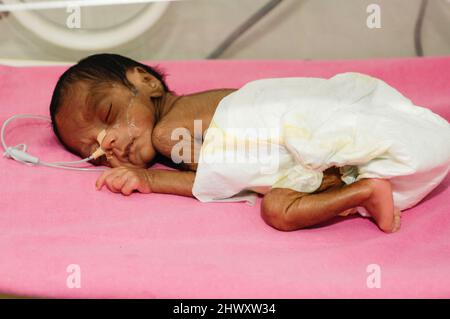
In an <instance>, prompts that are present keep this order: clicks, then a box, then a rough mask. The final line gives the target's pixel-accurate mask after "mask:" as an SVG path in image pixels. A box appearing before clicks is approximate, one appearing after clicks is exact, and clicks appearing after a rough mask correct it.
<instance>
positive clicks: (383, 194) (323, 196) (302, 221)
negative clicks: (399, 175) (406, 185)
mask: <svg viewBox="0 0 450 319" xmlns="http://www.w3.org/2000/svg"><path fill="white" fill-rule="evenodd" d="M358 206H362V207H364V208H366V209H367V211H368V212H369V213H370V214H371V216H372V217H373V218H374V219H375V222H376V223H377V225H378V227H379V228H380V229H381V230H383V231H385V232H394V231H397V230H398V229H399V227H400V211H398V210H396V209H394V204H393V199H392V189H391V185H390V182H389V181H388V180H382V179H363V180H360V181H358V182H356V183H353V184H350V185H345V186H342V187H339V188H336V187H332V188H329V189H327V190H326V191H323V192H321V193H318V194H314V193H313V194H308V193H299V192H296V191H294V190H291V189H287V188H273V189H271V190H270V191H269V192H268V193H267V194H265V196H264V199H263V201H262V205H261V215H262V218H263V219H264V221H265V222H266V223H267V224H269V225H271V226H273V227H275V228H277V229H279V230H285V231H290V230H296V229H301V228H305V227H310V226H313V225H316V224H319V223H322V222H324V221H326V220H328V219H330V218H332V217H335V216H337V215H339V214H340V213H342V212H344V211H347V210H349V209H352V208H356V207H358Z"/></svg>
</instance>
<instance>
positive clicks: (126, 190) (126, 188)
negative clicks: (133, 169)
mask: <svg viewBox="0 0 450 319" xmlns="http://www.w3.org/2000/svg"><path fill="white" fill-rule="evenodd" d="M138 188H139V179H138V178H137V177H135V176H132V177H130V178H128V179H127V180H126V182H125V183H124V185H123V186H122V194H124V195H127V196H128V195H130V194H131V193H132V192H133V191H134V190H135V189H136V190H137V189H138Z"/></svg>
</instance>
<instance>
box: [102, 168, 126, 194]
mask: <svg viewBox="0 0 450 319" xmlns="http://www.w3.org/2000/svg"><path fill="white" fill-rule="evenodd" d="M123 173H124V171H123V170H122V169H121V168H120V167H119V168H113V169H108V170H106V171H104V172H103V173H102V175H100V177H99V178H98V179H97V181H96V182H95V187H96V188H97V190H100V189H102V187H103V185H104V184H105V182H106V181H107V179H108V178H111V177H112V176H118V175H122V174H123Z"/></svg>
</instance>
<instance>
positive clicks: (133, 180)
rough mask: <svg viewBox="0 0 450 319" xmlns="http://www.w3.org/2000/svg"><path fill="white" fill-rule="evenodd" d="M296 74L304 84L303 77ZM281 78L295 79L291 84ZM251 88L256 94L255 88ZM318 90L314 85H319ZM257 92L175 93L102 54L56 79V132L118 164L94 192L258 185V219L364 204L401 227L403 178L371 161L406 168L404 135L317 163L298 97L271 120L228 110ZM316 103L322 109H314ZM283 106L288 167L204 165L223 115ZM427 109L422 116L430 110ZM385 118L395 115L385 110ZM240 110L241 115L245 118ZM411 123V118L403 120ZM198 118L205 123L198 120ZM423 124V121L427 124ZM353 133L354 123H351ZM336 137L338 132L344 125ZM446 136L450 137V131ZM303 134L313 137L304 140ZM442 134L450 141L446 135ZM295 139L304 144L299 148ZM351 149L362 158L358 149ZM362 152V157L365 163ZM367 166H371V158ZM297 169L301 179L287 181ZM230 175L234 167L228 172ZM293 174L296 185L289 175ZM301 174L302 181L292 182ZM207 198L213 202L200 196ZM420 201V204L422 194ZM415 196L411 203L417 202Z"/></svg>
mask: <svg viewBox="0 0 450 319" xmlns="http://www.w3.org/2000/svg"><path fill="white" fill-rule="evenodd" d="M298 80H299V81H300V78H299V79H298ZM321 81H325V82H326V81H329V80H321ZM256 82H258V81H256ZM325 82H323V83H325ZM332 82H333V81H330V82H326V83H332ZM380 82H381V81H380ZM253 83H255V82H253ZM259 83H269V82H259ZM285 83H286V84H287V85H292V83H294V82H292V81H286V82H285ZM298 83H300V82H298ZM305 83H306V82H305ZM308 83H309V82H308ZM311 83H313V82H311ZM317 83H319V82H317ZM308 85H309V84H308ZM252 87H253V91H252V90H250V88H252ZM300 87H301V86H299V88H300ZM322 88H323V87H321V88H319V89H318V90H316V91H317V92H321V90H322ZM258 89H259V90H261V89H260V88H259V87H258V86H256V85H255V84H251V85H246V86H245V87H243V88H241V89H239V90H238V89H216V90H208V91H203V92H198V93H193V94H189V95H178V94H176V93H175V92H173V91H171V90H170V89H169V88H168V86H167V84H166V83H165V81H164V75H163V74H162V73H161V72H160V71H158V70H157V69H156V68H151V67H149V66H147V65H144V64H141V63H139V62H137V61H134V60H131V59H129V58H126V57H123V56H120V55H114V54H97V55H93V56H89V57H87V58H85V59H83V60H81V61H80V62H79V63H78V64H76V65H74V66H72V67H71V68H69V69H68V70H67V71H66V72H65V73H64V74H63V75H62V76H61V77H60V79H59V81H58V83H57V85H56V88H55V90H54V93H53V97H52V101H51V105H50V114H51V118H52V125H53V130H54V132H55V134H56V136H57V137H58V139H59V141H60V142H61V143H62V144H63V145H64V147H66V148H67V149H68V150H69V151H71V152H73V153H75V154H77V155H79V156H80V157H82V158H86V157H89V156H90V155H92V154H96V157H97V158H96V159H95V160H93V161H92V163H93V164H94V165H106V166H110V167H112V169H110V170H107V171H105V172H104V173H103V174H102V175H101V176H100V177H99V178H98V180H97V182H96V186H97V189H101V188H102V186H103V185H106V186H107V187H108V188H109V189H110V190H111V191H112V192H117V193H119V192H120V193H122V194H124V195H130V194H131V193H132V192H133V191H139V192H141V193H152V192H156V193H168V194H177V195H183V196H193V197H196V198H198V199H200V200H202V201H214V200H213V199H217V201H219V200H221V199H224V200H228V199H229V198H237V199H239V196H237V195H239V191H252V192H258V193H260V194H262V195H264V198H263V200H262V204H261V216H262V218H263V219H264V221H265V222H266V223H267V224H268V225H270V226H272V227H274V228H276V229H279V230H283V231H290V230H296V229H301V228H306V227H310V226H313V225H316V224H320V223H322V222H324V221H326V220H328V219H330V218H333V217H335V216H337V215H341V216H346V215H348V214H353V213H355V212H357V211H359V212H360V213H361V212H362V213H363V214H364V213H365V214H366V215H367V216H371V217H372V218H373V219H374V221H375V222H376V224H377V225H378V227H379V228H380V229H381V230H383V231H385V232H388V233H390V232H395V231H397V230H398V229H399V227H400V209H404V208H405V204H404V203H406V202H408V201H407V199H408V198H407V197H408V195H407V196H406V197H405V198H404V199H405V201H404V203H400V204H399V203H396V201H397V198H398V196H397V195H398V194H402V195H404V194H405V193H406V192H403V193H402V190H401V189H396V186H397V185H399V183H398V182H397V179H396V178H400V177H401V176H399V177H397V176H394V175H392V174H391V175H389V174H388V172H387V173H386V174H384V171H383V174H380V173H379V172H377V170H376V169H373V170H372V173H371V172H370V171H369V170H368V169H367V168H373V167H375V168H376V164H374V163H380V162H382V161H383V160H386V161H385V164H386V165H385V166H383V169H384V170H387V171H389V163H394V164H395V163H397V162H399V161H400V162H402V161H403V160H404V164H405V166H408V165H410V159H409V158H408V156H409V155H410V154H402V155H404V156H403V157H401V156H400V155H398V154H397V155H398V156H397V157H394V156H393V155H392V154H394V153H395V152H389V151H390V150H392V151H395V150H398V149H402V148H401V146H402V143H401V142H398V143H397V144H398V145H399V146H400V147H397V148H396V146H395V145H394V146H392V145H391V146H389V145H388V146H386V145H384V146H383V147H385V149H383V152H382V153H381V152H378V153H377V151H374V150H371V151H370V152H369V153H370V155H371V156H369V157H367V156H365V157H364V156H359V157H358V158H356V157H351V156H350V157H348V159H349V160H348V161H347V162H346V161H344V160H342V159H345V156H344V157H343V156H341V157H339V156H335V155H339V154H340V155H342V153H338V152H337V151H336V149H334V148H333V151H332V152H331V153H330V154H331V155H330V154H325V153H324V157H325V158H326V159H327V160H326V161H325V160H322V161H321V162H320V163H319V160H318V161H308V156H307V154H306V153H305V154H303V153H302V151H305V152H306V151H307V150H308V149H309V148H310V149H311V150H313V147H311V145H323V143H322V142H323V141H321V142H320V143H317V141H316V142H315V143H316V144H313V142H314V139H311V136H310V135H308V134H309V133H308V134H306V133H305V130H304V128H300V127H296V126H295V125H296V123H295V122H289V121H292V120H293V119H296V120H299V119H300V118H302V116H303V115H304V114H299V113H297V114H295V113H292V109H294V111H299V110H300V109H301V106H300V104H298V107H297V108H296V107H292V105H291V106H290V107H291V109H290V110H289V112H291V113H288V110H287V109H286V112H284V113H283V112H281V111H280V110H281V109H283V107H287V106H286V105H287V104H289V103H288V102H287V103H285V104H279V105H276V103H272V105H271V104H270V103H266V104H267V105H266V106H267V109H265V114H271V116H275V117H270V116H269V117H266V118H264V117H263V116H259V115H258V114H257V112H259V110H258V109H256V110H251V109H249V108H247V109H245V108H240V106H239V105H238V107H235V108H230V107H229V106H230V105H232V104H233V103H231V102H232V101H233V100H236V101H239V97H242V96H245V94H247V95H248V96H250V100H251V101H253V102H254V104H256V105H258V104H257V103H256V102H255V101H257V98H258V96H257V95H256V93H255V92H259V91H258ZM308 90H309V89H308ZM311 90H312V91H314V89H311ZM311 90H310V92H309V93H311V92H312V91H311ZM317 92H316V93H317ZM312 97H314V95H310V96H309V98H310V99H312ZM316 97H319V98H316V100H322V102H323V103H322V104H324V105H325V106H324V107H328V106H327V105H333V103H331V104H330V103H328V102H327V103H325V102H326V100H325V99H324V98H321V97H320V96H319V95H317V96H316ZM364 98H365V97H364V96H361V97H357V98H356V97H355V101H351V102H349V103H347V104H349V105H357V103H358V101H360V100H361V99H364ZM345 99H346V97H345V96H341V97H339V96H338V97H337V99H336V100H337V101H338V103H337V102H336V103H335V104H336V105H338V106H342V105H344V103H343V101H344V100H345ZM311 101H312V100H311ZM324 101H325V102H324ZM261 102H262V101H261ZM274 104H275V105H274ZM306 104H308V103H306ZM402 107H403V106H402ZM408 107H409V106H408ZM411 107H415V106H411ZM271 108H272V109H273V110H272V109H271ZM319 110H320V109H319V108H318V109H317V113H319ZM323 110H326V109H323ZM225 111H227V112H225ZM245 111H247V112H248V114H250V116H244V115H241V116H240V114H241V113H240V112H242V114H244V112H245ZM326 111H327V112H324V114H328V115H329V114H332V113H330V111H329V110H326ZM374 111H376V110H374ZM314 112H316V110H314ZM282 113H283V114H284V115H288V114H289V116H286V119H287V120H286V121H284V122H283V130H284V131H283V132H285V133H286V134H284V135H282V136H281V135H280V136H278V137H279V138H280V139H279V140H277V142H276V143H274V142H270V143H271V144H272V145H275V146H276V147H278V153H277V154H278V155H279V154H281V153H282V154H283V156H284V157H282V159H284V162H283V163H284V164H285V166H286V164H289V165H287V166H286V167H285V168H283V169H279V170H278V171H276V174H275V173H273V174H265V175H264V174H248V176H245V170H243V172H242V174H241V173H240V172H239V173H236V172H235V171H231V172H230V170H228V171H227V168H229V167H232V166H227V165H222V164H223V163H220V164H218V165H215V166H212V165H210V164H208V163H206V161H205V158H206V151H208V152H210V151H211V150H214V151H215V152H217V151H219V152H223V150H222V149H221V146H220V144H219V143H217V139H215V138H211V136H210V139H209V142H208V147H203V146H202V141H203V138H205V141H206V139H207V137H208V134H210V133H209V132H211V129H212V128H218V126H217V123H219V124H220V123H222V124H223V123H225V122H226V121H224V120H223V119H225V118H227V119H232V120H231V121H233V122H236V123H239V122H242V123H243V124H242V125H245V121H244V120H246V119H248V118H249V117H252V118H254V119H256V120H258V121H259V122H257V123H256V124H255V125H262V126H264V124H266V125H271V124H272V123H268V121H269V122H270V121H271V120H272V119H277V120H276V121H273V122H277V123H279V121H278V120H279V119H280V117H279V118H277V117H276V116H278V114H282ZM429 113H431V112H429ZM417 114H419V113H417ZM420 114H422V113H420ZM427 114H428V113H427ZM427 114H425V116H431V115H429V114H428V115H427ZM222 115H223V116H222ZM422 115H423V114H422ZM221 116H222V121H221ZM314 116H315V115H314ZM376 116H380V114H376ZM382 116H384V115H383V114H382ZM385 116H386V117H389V114H385ZM234 117H235V118H236V120H234ZM239 117H241V118H242V120H243V121H240V119H239ZM314 118H315V119H317V118H320V116H317V117H314ZM264 119H265V120H266V122H264ZM267 119H269V120H267ZM303 119H304V118H303ZM256 120H255V121H256ZM408 120H409V119H408V118H406V117H405V119H404V121H408ZM433 121H436V122H435V124H436V125H437V127H438V126H439V125H440V127H441V130H442V131H443V132H444V133H445V134H448V132H449V128H448V123H447V122H446V121H445V120H443V119H441V118H438V116H437V115H435V114H433ZM198 123H201V124H200V126H199V125H198ZM423 123H425V122H423ZM273 124H276V123H273ZM418 124H419V126H420V124H422V123H421V122H418ZM428 124H429V123H428ZM425 126H426V125H424V127H425ZM318 127H320V125H319V126H318ZM208 128H209V131H208V130H207V129H208ZM347 128H348V127H347ZM375 128H376V127H375ZM220 130H221V131H222V132H224V133H225V136H228V135H229V132H228V131H227V130H226V129H224V128H223V127H221V128H220ZM350 130H353V128H352V127H350ZM353 131H354V130H353ZM206 133H208V134H206ZM227 134H228V135H227ZM332 134H334V135H335V136H340V135H339V134H340V133H339V130H337V131H336V132H332ZM305 136H307V138H305ZM386 136H390V135H389V134H386ZM392 136H396V135H395V134H393V135H392ZM447 137H449V135H446V138H447ZM306 140H307V141H311V143H312V144H311V145H306V144H304V142H305V141H306ZM444 141H445V139H444ZM446 141H447V142H448V139H447V140H446ZM300 142H302V143H303V144H300ZM258 143H259V142H258ZM352 143H354V141H352ZM435 143H437V144H436V146H435V147H436V149H439V148H442V149H448V147H449V145H448V144H447V143H442V142H441V141H435ZM438 144H439V145H438ZM299 145H302V146H301V147H298V146H299ZM352 145H353V144H352ZM380 145H381V144H380ZM389 147H391V148H389ZM341 149H343V148H341ZM380 149H381V148H378V150H380ZM406 149H407V148H406ZM353 153H355V156H356V151H355V152H353ZM353 153H351V154H353ZM400 153H401V152H400ZM446 154H449V153H446ZM199 155H200V161H199V159H198V157H199ZM366 155H367V154H366ZM394 155H395V154H394ZM333 156H335V157H333ZM317 158H318V159H319V157H317ZM338 159H340V160H338ZM363 159H364V161H366V162H363ZM389 160H391V161H389ZM155 161H162V162H163V163H164V164H168V165H170V166H173V167H174V168H178V170H162V169H153V168H149V167H151V166H152V164H153V163H154V162H155ZM442 162H443V163H442V165H441V166H439V167H438V166H437V165H435V167H429V171H430V172H433V175H430V174H428V175H427V171H424V172H422V171H420V172H419V171H418V170H416V171H414V172H412V171H410V172H409V173H408V174H409V175H410V176H413V175H414V174H416V175H415V176H419V175H420V174H422V175H420V176H425V177H427V178H428V177H430V176H431V177H432V178H433V180H432V182H433V183H432V185H431V186H428V187H427V188H426V192H425V191H423V192H422V193H421V195H420V196H421V198H423V197H425V195H426V193H428V192H430V191H431V190H432V189H433V188H434V187H436V186H437V184H438V183H439V182H440V181H441V180H442V179H443V178H444V177H445V175H446V173H447V172H448V169H449V164H450V156H449V157H446V155H445V156H444V160H443V161H442ZM291 163H292V165H291ZM369 163H370V164H371V165H372V166H370V165H368V164H369ZM235 165H238V164H236V163H235ZM394 166H395V165H394ZM410 166H411V165H410ZM235 167H236V168H239V167H244V166H235ZM255 167H256V166H255ZM385 167H387V169H385ZM291 168H292V169H291ZM294 168H295V169H296V170H295V173H296V174H297V176H296V179H292V178H291V177H292V172H293V169H294ZM364 168H366V170H365V171H363V169H364ZM197 169H198V173H197V176H196V172H197ZM427 169H428V167H427ZM358 170H359V171H358ZM236 171H238V169H236ZM349 171H354V172H357V173H356V174H355V175H354V176H353V180H351V181H348V177H349V174H348V172H349ZM224 172H225V174H226V172H230V173H229V175H228V174H226V175H225V174H224ZM303 172H304V175H305V176H306V175H308V176H313V177H314V178H313V179H315V185H314V186H311V187H309V188H308V187H303V186H302V187H300V186H299V185H303V184H302V183H303V182H302V178H303V176H302V174H303ZM233 173H236V174H233ZM419 173H420V174H419ZM283 174H284V175H283ZM408 174H406V173H405V174H403V175H408ZM250 175H251V176H250ZM285 177H289V178H285ZM288 180H290V182H286V181H288ZM296 181H299V182H298V183H297V184H296ZM222 182H223V183H222ZM227 185H229V186H230V187H227ZM393 186H394V189H393ZM233 187H234V188H233ZM393 194H394V196H393ZM233 195H236V196H233ZM416 197H417V196H416ZM205 198H209V199H210V200H204V199H205ZM421 198H420V199H421ZM414 202H417V198H415V199H414ZM409 203H412V200H410V201H409ZM396 206H400V207H396Z"/></svg>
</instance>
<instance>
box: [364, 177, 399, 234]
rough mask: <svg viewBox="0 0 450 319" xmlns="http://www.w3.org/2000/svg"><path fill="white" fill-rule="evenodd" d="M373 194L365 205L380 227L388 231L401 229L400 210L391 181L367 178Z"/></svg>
mask: <svg viewBox="0 0 450 319" xmlns="http://www.w3.org/2000/svg"><path fill="white" fill-rule="evenodd" d="M366 183H367V185H369V187H370V189H371V191H372V194H371V196H370V198H369V199H368V200H367V201H366V202H364V204H363V206H364V208H365V209H367V211H368V212H369V214H370V215H371V216H372V217H373V218H374V219H375V222H376V223H377V225H378V227H379V228H380V229H381V230H383V231H384V232H386V233H393V232H396V231H397V230H399V229H400V217H401V213H400V210H399V209H397V208H395V207H394V200H393V198H392V187H391V183H390V182H389V181H388V180H386V179H378V178H371V179H367V180H366Z"/></svg>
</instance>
